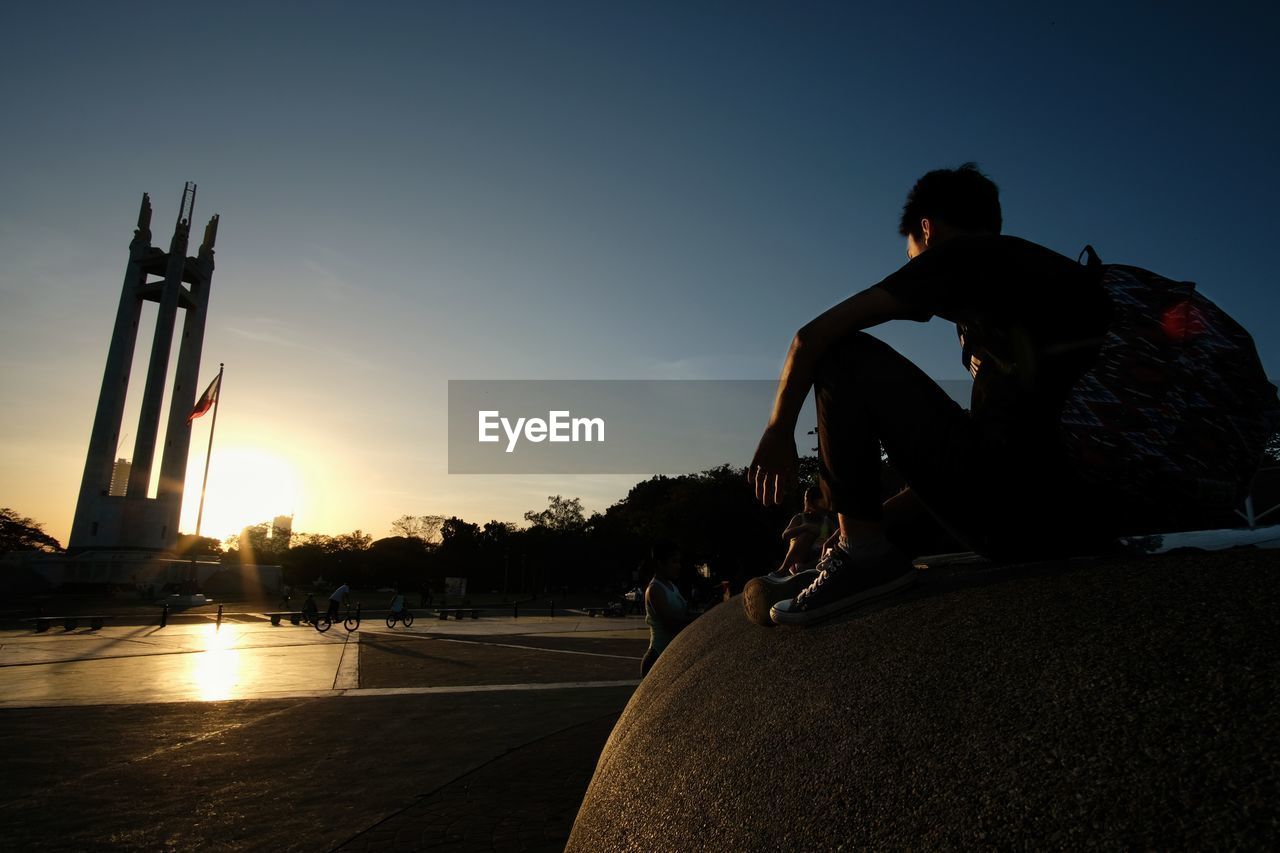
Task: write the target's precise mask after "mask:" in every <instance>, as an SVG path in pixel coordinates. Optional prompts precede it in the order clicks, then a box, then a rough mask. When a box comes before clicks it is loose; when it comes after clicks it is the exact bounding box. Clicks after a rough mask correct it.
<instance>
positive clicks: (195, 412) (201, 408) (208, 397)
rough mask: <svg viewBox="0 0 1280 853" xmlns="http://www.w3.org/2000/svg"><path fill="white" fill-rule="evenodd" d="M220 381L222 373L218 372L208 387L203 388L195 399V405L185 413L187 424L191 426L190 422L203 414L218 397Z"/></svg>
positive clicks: (211, 406)
mask: <svg viewBox="0 0 1280 853" xmlns="http://www.w3.org/2000/svg"><path fill="white" fill-rule="evenodd" d="M221 382H222V374H221V373H219V374H218V375H217V376H215V377H214V378H213V381H212V382H210V383H209V387H208V388H206V389H204V393H203V394H201V395H200V399H199V400H196V407H195V408H194V409H192V410H191V414H189V415H187V426H191V422H192V421H194V420H195V419H196V418H198V417H200V416H201V415H203V414H204V413H205V412H207V411H209V410H210V409H212V408H213V404H214V402H215V401H216V400H217V399H218V391H219V390H220V389H219V388H218V386H219V384H220V383H221Z"/></svg>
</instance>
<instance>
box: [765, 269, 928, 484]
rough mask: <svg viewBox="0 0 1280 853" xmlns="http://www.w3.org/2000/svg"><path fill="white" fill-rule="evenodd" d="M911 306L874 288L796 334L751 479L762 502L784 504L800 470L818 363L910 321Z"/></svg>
mask: <svg viewBox="0 0 1280 853" xmlns="http://www.w3.org/2000/svg"><path fill="white" fill-rule="evenodd" d="M910 316H911V313H910V311H909V310H908V309H907V307H906V306H905V305H904V304H903V303H902V302H900V301H899V300H898V299H897V298H895V297H894V296H892V295H890V294H889V293H888V292H887V291H885V290H882V289H881V288H879V287H869V288H867V289H866V290H864V291H862V292H860V293H855V294H854V295H853V296H850V297H849V298H848V299H846V300H844V301H843V302H841V303H839V304H838V305H835V306H834V307H832V308H829V309H827V310H826V311H824V312H823V313H822V314H819V315H818V316H817V317H815V318H814V319H813V320H811V321H809V322H808V323H806V324H805V325H804V327H803V328H801V329H800V331H798V332H796V334H795V337H794V338H792V340H791V347H790V349H788V350H787V357H786V360H785V361H784V362H783V365H782V374H781V376H779V378H778V392H777V394H776V396H775V397H774V402H773V412H772V413H771V414H770V416H769V424H768V426H767V427H765V431H764V436H763V437H762V438H761V439H760V444H759V446H758V447H757V448H756V454H755V457H754V458H753V459H752V460H751V467H750V468H748V469H747V476H748V478H750V479H751V481H752V483H753V485H754V487H755V494H756V498H757V499H758V500H759V501H761V502H762V503H764V504H766V505H768V504H777V503H779V502H780V501H781V499H782V495H783V492H784V491H785V489H786V486H787V484H788V483H789V482H790V480H791V479H792V478H793V477H794V475H795V470H796V444H795V436H794V434H795V429H796V420H797V419H798V418H799V417H800V407H801V406H802V405H804V400H805V398H806V397H808V396H809V389H810V388H811V387H812V386H813V371H814V368H815V366H816V365H817V363H818V360H819V359H820V358H821V357H822V356H823V355H824V354H825V353H826V352H827V350H829V349H830V348H831V346H832V345H833V344H834V343H835V342H836V341H838V340H840V338H842V337H844V336H845V335H848V334H850V333H852V332H856V331H859V330H861V329H869V328H871V327H872V326H878V325H880V324H881V323H884V322H887V321H889V320H894V319H899V318H906V317H910Z"/></svg>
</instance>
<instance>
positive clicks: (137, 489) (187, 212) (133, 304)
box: [68, 182, 218, 551]
mask: <svg viewBox="0 0 1280 853" xmlns="http://www.w3.org/2000/svg"><path fill="white" fill-rule="evenodd" d="M195 199H196V185H195V184H193V183H191V182H188V183H187V185H186V187H185V188H184V189H183V192H182V207H181V208H180V210H179V211H178V221H177V224H176V225H175V227H174V232H173V239H172V240H170V241H169V251H168V252H164V251H162V250H160V249H158V248H155V247H154V246H152V245H151V198H150V196H149V195H147V194H146V193H144V194H143V196H142V206H141V208H140V210H139V211H138V228H137V230H136V231H134V232H133V241H132V242H131V243H130V244H129V263H128V265H127V266H126V267H125V273H124V287H123V288H122V290H121V293H120V307H119V308H118V309H117V311H116V324H115V331H114V332H112V335H111V346H110V348H109V349H108V350H107V364H106V368H105V369H104V371H103V375H102V390H101V391H100V392H99V394H98V409H97V412H96V414H95V415H94V418H93V432H92V433H91V434H90V436H89V452H88V455H87V456H86V458H85V463H84V477H83V479H82V480H81V483H80V496H79V499H78V500H77V502H76V514H75V520H74V521H73V522H72V525H71V538H70V542H69V545H68V548H69V549H70V550H73V551H83V550H89V549H94V550H96V549H128V550H148V551H168V550H172V549H173V548H174V546H175V545H176V544H177V539H178V521H179V517H180V516H181V513H182V489H183V485H184V483H185V482H186V476H187V451H188V449H189V446H190V442H191V427H190V426H189V424H188V423H187V416H188V414H190V412H191V409H192V407H193V406H194V405H195V399H196V392H197V390H198V388H197V385H198V382H199V372H200V353H201V350H202V348H203V345H204V326H205V315H206V312H207V310H208V305H209V286H210V283H211V282H212V280H213V244H214V241H215V240H216V238H217V236H218V217H217V216H214V217H213V218H212V219H210V220H209V224H208V225H207V226H206V227H205V231H204V241H203V242H202V243H201V245H200V250H199V253H198V254H197V256H196V257H194V258H191V257H187V240H188V236H189V234H190V229H191V216H192V212H193V210H194V208H195ZM187 285H189V287H188V286H187ZM144 301H151V302H156V303H159V306H160V307H159V313H158V314H157V316H156V329H155V336H154V337H153V339H152V342H151V355H150V359H149V362H148V365H147V380H146V385H145V386H144V389H143V397H142V411H141V414H140V415H139V417H138V428H137V432H136V435H137V438H136V440H135V442H134V449H133V458H132V461H131V467H130V469H129V476H128V485H127V487H126V488H125V492H124V494H123V495H119V496H118V495H114V494H111V491H112V489H111V478H112V472H113V469H114V466H115V460H116V446H117V444H118V443H119V441H120V426H121V422H122V421H123V419H124V406H125V395H126V393H127V392H128V390H129V371H130V369H131V368H132V366H133V356H134V349H135V346H136V344H137V338H138V322H139V319H140V318H141V316H142V303H143V302H144ZM179 308H182V309H184V310H185V311H186V317H185V319H184V321H183V325H182V341H181V345H180V347H179V349H178V366H177V370H176V372H175V375H174V382H173V392H172V396H171V397H170V402H169V422H168V424H167V426H166V428H165V432H164V453H163V456H162V457H161V461H160V483H159V487H158V489H157V491H156V496H155V497H154V498H150V497H148V495H147V492H148V488H149V486H150V482H151V472H152V466H153V465H154V462H155V455H156V443H157V441H158V439H159V430H160V414H161V409H162V406H163V402H164V391H165V388H164V386H165V378H166V375H167V374H168V370H169V353H170V351H171V350H172V348H173V333H174V328H175V326H176V323H177V317H178V309H179ZM117 490H118V487H117Z"/></svg>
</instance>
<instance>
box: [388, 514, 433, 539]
mask: <svg viewBox="0 0 1280 853" xmlns="http://www.w3.org/2000/svg"><path fill="white" fill-rule="evenodd" d="M442 524H444V516H443V515H402V516H400V517H399V518H397V519H396V520H395V521H393V522H391V533H392V535H393V536H405V537H409V538H411V539H421V540H422V541H423V542H439V541H440V526H441V525H442Z"/></svg>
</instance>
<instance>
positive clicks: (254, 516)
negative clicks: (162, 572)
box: [183, 445, 304, 539]
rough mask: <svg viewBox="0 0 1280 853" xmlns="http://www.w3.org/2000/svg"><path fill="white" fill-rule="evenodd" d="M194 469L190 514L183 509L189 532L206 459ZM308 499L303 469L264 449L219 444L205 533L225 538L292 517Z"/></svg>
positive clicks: (211, 476) (211, 475) (206, 506)
mask: <svg viewBox="0 0 1280 853" xmlns="http://www.w3.org/2000/svg"><path fill="white" fill-rule="evenodd" d="M191 469H192V470H191V471H190V473H189V475H188V482H187V491H186V494H187V496H188V497H187V506H189V507H190V515H189V516H188V515H187V512H186V507H184V524H183V530H184V532H194V531H195V516H196V509H197V507H198V505H199V501H200V483H201V479H202V478H203V476H204V465H203V460H202V461H201V463H200V464H193V465H192V466H191ZM303 499H304V498H303V494H302V489H301V488H300V478H299V474H298V470H297V468H296V467H295V466H294V464H293V463H292V462H291V461H290V460H289V459H286V458H285V457H284V456H283V455H281V454H279V453H276V452H274V451H272V450H268V449H266V448H263V447H247V446H235V445H233V446H231V447H225V448H219V447H217V446H216V445H215V447H214V450H213V461H212V463H211V464H210V466H209V486H208V489H207V491H206V494H205V502H204V517H203V519H202V521H201V524H200V534H201V535H202V536H211V537H215V538H217V539H226V538H227V537H228V536H234V535H236V534H238V533H239V532H240V531H241V530H242V529H244V528H245V527H247V526H249V525H251V524H258V523H260V522H263V521H266V522H270V521H271V520H272V519H273V518H275V517H276V516H277V515H293V514H294V513H295V512H296V511H297V510H298V508H299V502H300V501H302V500H303ZM188 517H189V519H190V521H188V520H187V519H188Z"/></svg>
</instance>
